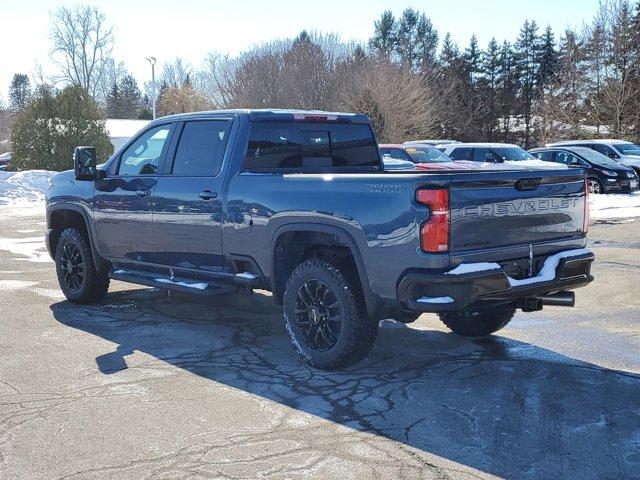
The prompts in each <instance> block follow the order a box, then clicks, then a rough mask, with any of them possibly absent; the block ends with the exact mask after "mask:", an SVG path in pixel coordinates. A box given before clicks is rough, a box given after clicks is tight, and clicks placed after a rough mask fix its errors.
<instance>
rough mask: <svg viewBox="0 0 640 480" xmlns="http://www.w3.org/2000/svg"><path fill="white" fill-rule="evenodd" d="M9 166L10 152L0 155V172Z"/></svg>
mask: <svg viewBox="0 0 640 480" xmlns="http://www.w3.org/2000/svg"><path fill="white" fill-rule="evenodd" d="M10 166H11V152H7V153H3V154H2V155H0V170H6V169H7V168H9V167H10Z"/></svg>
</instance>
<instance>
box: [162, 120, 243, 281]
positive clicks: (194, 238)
mask: <svg viewBox="0 0 640 480" xmlns="http://www.w3.org/2000/svg"><path fill="white" fill-rule="evenodd" d="M231 124H232V120H231V119H215V120H193V121H188V122H185V123H184V124H183V126H182V131H181V133H180V137H179V141H178V145H177V147H176V149H175V155H174V159H173V162H167V165H166V166H165V172H164V173H165V174H164V175H162V176H161V177H160V178H159V181H158V185H157V186H156V190H155V194H154V203H155V206H154V212H153V223H154V233H155V238H156V246H157V258H158V263H162V264H164V265H167V266H170V267H172V268H182V269H189V270H200V271H205V272H206V271H217V270H220V269H221V268H222V197H223V193H222V187H223V183H224V179H223V173H222V164H223V160H224V157H225V151H226V146H227V143H228V138H229V134H230V131H231Z"/></svg>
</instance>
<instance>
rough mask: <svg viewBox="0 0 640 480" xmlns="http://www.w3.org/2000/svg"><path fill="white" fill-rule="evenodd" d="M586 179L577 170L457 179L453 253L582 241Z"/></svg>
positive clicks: (454, 179)
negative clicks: (573, 240) (551, 242)
mask: <svg viewBox="0 0 640 480" xmlns="http://www.w3.org/2000/svg"><path fill="white" fill-rule="evenodd" d="M584 195H585V192H584V176H583V174H582V172H581V170H578V169H562V170H560V169H558V170H555V169H553V170H544V171H522V172H513V171H509V172H505V171H503V172H483V173H473V174H459V175H455V176H453V177H452V185H451V189H450V206H451V240H450V241H451V245H450V249H451V252H452V253H454V254H455V253H462V252H470V251H473V250H479V249H490V248H496V247H506V246H514V245H529V244H536V243H544V242H548V241H555V240H559V239H571V238H582V236H583V220H584V208H585V196H584Z"/></svg>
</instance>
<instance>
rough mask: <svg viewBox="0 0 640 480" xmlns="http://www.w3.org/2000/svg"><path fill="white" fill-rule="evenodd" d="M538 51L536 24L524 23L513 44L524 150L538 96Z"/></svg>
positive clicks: (527, 144)
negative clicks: (517, 74)
mask: <svg viewBox="0 0 640 480" xmlns="http://www.w3.org/2000/svg"><path fill="white" fill-rule="evenodd" d="M540 50H541V48H540V42H539V38H538V26H537V25H536V22H534V21H532V22H529V21H525V22H524V25H523V26H522V28H521V30H520V35H519V36H518V39H517V40H516V43H515V54H516V61H517V66H518V72H519V77H520V78H519V87H520V88H519V91H518V101H519V104H520V105H519V106H520V116H521V117H522V120H523V122H524V146H525V147H526V148H529V147H530V146H531V144H532V132H531V129H532V119H533V103H534V100H535V98H536V95H537V94H538V90H537V89H538V72H539V69H540Z"/></svg>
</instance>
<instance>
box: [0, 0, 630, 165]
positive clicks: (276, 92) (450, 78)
mask: <svg viewBox="0 0 640 480" xmlns="http://www.w3.org/2000/svg"><path fill="white" fill-rule="evenodd" d="M372 27H373V28H372V32H373V33H372V36H371V38H370V39H368V41H367V42H365V43H363V44H358V43H353V42H352V43H345V42H343V41H341V40H340V38H339V37H338V36H336V35H333V34H323V33H317V32H306V31H303V32H301V33H300V34H299V35H298V36H296V37H295V38H291V39H279V40H273V41H270V42H267V43H264V44H262V45H258V46H255V47H253V48H251V49H249V50H247V51H244V52H242V53H241V54H239V55H236V56H229V55H221V54H218V53H216V52H211V53H210V54H209V55H208V56H207V58H205V60H204V61H203V63H202V66H201V67H200V68H194V67H193V66H192V65H191V64H190V63H189V62H187V61H185V60H183V59H180V58H177V59H175V60H173V61H170V62H167V63H165V64H164V65H163V67H162V69H161V72H160V75H159V79H158V84H157V88H155V89H154V88H153V87H154V86H153V85H151V83H150V82H146V83H144V84H143V86H142V88H140V86H139V85H138V83H137V81H136V79H135V78H134V77H133V76H132V75H131V74H130V73H129V72H128V71H127V69H126V67H125V65H124V64H123V63H122V62H118V61H117V60H116V59H114V58H113V55H112V51H113V45H114V42H115V39H114V33H113V28H112V26H110V25H109V24H108V22H107V19H106V18H105V17H104V15H103V14H102V13H101V12H100V11H99V10H98V9H97V8H95V7H89V6H82V5H80V6H76V7H73V8H67V7H62V8H60V9H58V10H56V11H55V12H54V13H53V14H52V30H51V39H52V49H51V53H52V59H53V60H54V62H55V64H56V66H57V70H58V74H57V75H54V76H51V77H44V76H43V75H41V74H40V76H39V77H40V78H34V80H35V87H32V85H31V79H30V78H29V77H28V76H27V75H25V74H23V73H18V74H16V75H14V78H13V81H12V82H11V85H10V89H9V108H8V109H0V113H4V116H3V115H0V118H6V117H7V112H10V113H11V115H9V117H10V118H11V119H12V122H14V121H15V122H16V126H20V125H24V124H26V123H28V122H25V121H22V122H20V121H19V120H20V118H21V116H22V117H25V116H27V115H31V117H34V116H35V117H37V116H38V115H40V114H42V113H41V112H42V111H43V105H47V102H49V104H51V99H55V98H57V97H58V96H61V98H62V100H64V99H65V98H66V99H68V98H76V97H77V96H78V91H77V90H75V92H76V93H75V94H74V95H75V96H74V95H71V94H67V95H65V96H62V93H63V92H65V90H67V89H69V88H72V87H73V88H76V87H77V88H80V89H82V90H83V91H84V92H86V95H82V96H81V97H82V98H83V100H86V101H88V102H90V103H91V105H90V106H89V107H90V108H87V109H86V111H90V112H97V115H98V117H99V118H100V119H101V120H95V121H103V120H104V118H151V100H150V99H151V98H152V95H153V94H154V92H155V93H156V94H157V95H158V101H157V110H158V115H166V114H172V113H182V112H187V111H196V110H206V109H216V108H261V107H272V108H302V109H323V110H334V111H336V110H345V111H358V112H364V113H367V114H368V115H369V117H370V118H371V120H372V124H373V126H374V129H375V131H376V134H377V136H378V138H379V140H380V141H385V142H386V141H391V142H401V141H405V140H410V139H416V138H421V137H434V138H453V139H457V140H462V141H495V142H512V143H519V144H521V145H523V146H525V147H532V146H535V145H538V144H543V143H546V142H549V141H552V140H560V139H566V138H587V137H597V136H613V137H618V138H626V139H630V140H635V141H638V140H640V1H636V0H634V1H633V2H632V1H631V0H605V1H603V3H601V5H600V7H599V9H598V11H597V12H596V13H595V15H594V17H593V19H592V20H591V21H590V22H589V23H587V24H585V25H583V26H581V27H580V28H579V29H567V30H566V31H564V32H558V33H556V32H553V31H552V30H551V28H550V27H546V28H541V27H540V26H539V25H537V24H536V22H534V21H526V22H525V23H524V24H523V25H522V27H521V29H520V32H519V35H518V36H517V38H515V39H513V41H511V42H508V41H503V42H502V43H499V42H498V41H497V40H495V39H492V40H491V41H490V42H489V43H488V44H487V45H486V46H480V45H479V43H478V41H477V38H476V37H475V35H474V36H472V37H471V40H470V42H469V44H468V45H466V46H464V47H462V48H461V47H460V46H459V45H457V44H456V43H455V42H454V41H453V40H452V38H451V35H450V34H448V33H447V34H445V35H444V36H442V35H441V33H440V32H438V31H437V29H436V26H435V25H434V24H433V23H432V22H431V20H430V19H429V17H428V16H427V14H425V13H424V12H420V11H418V10H415V9H412V8H407V9H406V10H404V11H403V12H402V14H401V15H399V16H398V17H396V16H394V14H393V13H392V12H391V11H386V12H384V13H383V14H382V15H381V16H380V18H379V19H378V20H376V21H375V22H374V25H373V26H372ZM62 100H61V101H62ZM94 105H95V108H94ZM76 106H77V105H76ZM83 110H84V109H83V108H78V114H81V112H82V111H83ZM92 115H93V113H92ZM16 119H17V120H16ZM0 123H1V122H0ZM41 123H42V122H41ZM1 128H2V125H0V130H1ZM12 130H14V132H13V133H14V135H12V138H13V141H14V142H15V141H20V138H21V134H20V132H18V134H16V133H15V128H14V129H12ZM58 130H60V129H58ZM65 161H66V160H65ZM61 163H64V162H57V163H56V165H58V164H61ZM28 165H29V162H27V163H25V166H28ZM65 165H66V164H65Z"/></svg>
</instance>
